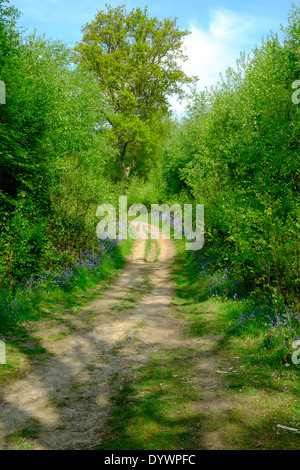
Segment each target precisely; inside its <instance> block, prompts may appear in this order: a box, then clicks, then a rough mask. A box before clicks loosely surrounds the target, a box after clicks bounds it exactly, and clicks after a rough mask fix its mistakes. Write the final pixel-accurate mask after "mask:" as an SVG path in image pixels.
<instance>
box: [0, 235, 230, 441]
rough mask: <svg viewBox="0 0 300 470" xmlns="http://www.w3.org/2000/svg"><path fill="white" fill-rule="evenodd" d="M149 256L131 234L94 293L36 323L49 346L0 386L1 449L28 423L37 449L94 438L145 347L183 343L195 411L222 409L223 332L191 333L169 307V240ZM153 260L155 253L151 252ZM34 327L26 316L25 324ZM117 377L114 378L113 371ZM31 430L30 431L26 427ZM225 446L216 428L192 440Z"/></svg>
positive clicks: (37, 338) (38, 339)
mask: <svg viewBox="0 0 300 470" xmlns="http://www.w3.org/2000/svg"><path fill="white" fill-rule="evenodd" d="M158 243H159V256H158V259H157V260H155V258H157V253H156V248H155V245H154V244H153V245H152V246H153V250H150V252H149V254H148V259H147V260H145V240H137V241H136V243H135V246H134V248H133V250H132V253H131V255H130V257H129V258H128V260H127V263H126V266H125V267H124V269H123V270H122V271H121V272H120V274H119V276H118V277H117V278H115V279H114V280H113V281H112V282H111V283H110V285H109V287H108V288H107V289H106V290H104V291H103V292H102V293H101V294H99V297H97V298H96V299H95V300H93V301H91V302H90V303H89V304H88V305H87V306H86V307H84V308H83V309H82V310H80V311H78V312H77V313H76V314H75V315H74V313H65V314H62V315H58V316H53V318H50V319H49V318H48V319H47V321H46V320H45V321H44V320H41V321H39V322H38V323H36V324H32V329H31V331H30V337H31V339H32V341H33V342H34V343H35V344H36V343H38V344H39V346H40V347H42V348H45V349H46V350H47V351H48V352H49V353H50V355H48V356H47V358H46V359H45V360H44V361H43V362H41V363H39V362H37V364H32V363H31V364H30V366H28V368H27V369H26V367H25V370H24V373H23V374H22V376H21V377H20V378H18V379H13V380H8V381H7V382H5V383H4V384H3V386H2V387H1V392H0V449H1V450H4V449H18V448H20V446H21V447H22V438H21V444H20V440H19V441H18V439H13V438H12V436H18V435H19V436H23V440H24V441H26V432H27V434H28V438H29V440H30V441H31V448H33V449H34V450H42V449H45V450H80V449H93V448H95V447H96V446H99V445H100V444H101V442H102V439H103V437H104V436H105V435H106V423H107V420H108V418H109V417H110V414H111V410H112V406H113V404H112V402H111V399H110V397H111V396H112V394H114V393H115V392H116V390H118V389H119V388H120V387H122V386H123V384H124V383H125V384H130V382H131V380H132V379H133V376H134V374H135V371H136V370H137V369H138V368H139V367H141V366H143V365H144V364H146V363H147V361H148V360H149V357H150V355H151V354H152V353H153V352H155V353H157V352H158V353H159V351H166V350H169V351H170V350H174V351H176V350H178V351H179V350H180V351H185V353H186V355H187V356H188V357H189V360H190V362H191V364H192V368H189V370H188V371H187V376H186V381H187V383H189V384H190V386H192V387H193V389H194V390H196V392H197V393H198V391H199V400H194V401H193V403H191V404H190V405H191V406H192V407H194V408H195V412H197V413H198V412H202V411H205V412H207V411H208V412H214V413H215V412H216V413H218V412H220V411H222V410H223V409H224V407H225V408H226V407H227V406H228V403H226V400H225V401H224V398H223V397H221V396H220V394H219V392H220V390H221V388H222V377H221V376H220V375H219V374H217V373H216V369H217V368H218V367H220V361H221V362H222V358H220V357H218V353H217V343H218V340H219V338H218V337H214V336H213V335H206V336H203V337H200V338H198V339H197V338H196V339H195V338H191V337H190V336H189V335H188V334H187V333H186V322H185V321H184V320H183V319H181V318H178V317H176V316H175V315H174V306H173V305H172V298H173V296H174V294H175V286H174V285H173V283H172V281H171V280H170V266H171V263H172V262H173V261H174V256H175V246H174V243H173V242H172V240H164V239H160V240H159V241H158ZM154 260H155V262H154ZM29 328H30V326H29ZM114 379H115V380H114ZM26 430H27V431H26ZM199 446H200V448H207V449H211V448H215V449H216V448H221V447H222V443H221V442H219V441H218V437H217V436H214V435H211V436H208V435H207V436H204V437H203V438H202V441H201V445H200V443H199V442H198V443H196V442H195V448H199Z"/></svg>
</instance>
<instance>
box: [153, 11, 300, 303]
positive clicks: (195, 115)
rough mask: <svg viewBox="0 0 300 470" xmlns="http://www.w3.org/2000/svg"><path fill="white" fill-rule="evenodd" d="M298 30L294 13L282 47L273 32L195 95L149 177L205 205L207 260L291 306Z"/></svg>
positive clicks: (297, 270) (295, 253)
mask: <svg viewBox="0 0 300 470" xmlns="http://www.w3.org/2000/svg"><path fill="white" fill-rule="evenodd" d="M299 23H300V10H299V9H298V8H297V7H295V6H294V7H293V8H292V10H291V14H290V16H289V26H288V28H286V30H285V32H286V39H285V41H284V43H283V44H281V43H280V41H279V39H278V37H277V35H274V34H271V35H270V36H269V37H267V38H266V39H265V40H263V42H262V45H261V46H260V47H256V48H255V49H254V51H253V54H252V57H246V56H245V55H244V54H241V56H240V58H239V60H238V61H237V67H236V69H228V70H227V71H226V74H225V76H224V77H221V80H220V82H219V83H218V84H217V86H215V87H214V88H212V89H211V90H206V91H205V92H203V93H201V94H199V95H195V96H194V101H193V103H191V104H190V107H189V114H188V116H187V118H186V119H184V121H183V122H182V123H181V124H180V126H179V127H177V128H175V129H174V130H173V132H172V134H171V136H170V138H169V141H168V142H167V143H166V146H165V150H164V153H163V159H162V163H161V166H160V168H159V169H158V170H157V172H158V174H159V176H162V177H163V178H164V179H165V180H166V181H167V187H168V192H169V194H170V195H173V196H172V197H174V196H175V195H176V194H177V195H178V194H179V193H180V192H181V191H182V189H183V188H186V189H188V190H189V192H190V195H191V200H193V201H194V202H196V203H204V205H205V227H206V232H205V246H206V248H207V249H209V250H210V253H211V256H212V259H214V260H216V262H217V263H218V264H219V266H220V267H222V266H223V267H225V266H231V267H232V268H233V269H234V270H235V272H236V274H237V276H242V278H243V279H244V281H245V283H247V285H248V286H250V288H251V289H252V290H253V291H254V290H255V292H256V294H258V293H259V295H260V296H263V297H269V296H270V295H271V296H272V297H274V298H276V299H281V301H283V302H284V303H285V304H286V305H287V304H294V301H297V300H299V297H298V296H299V277H300V266H299V254H300V253H299V246H300V239H299V213H300V211H299V209H300V201H299V189H300V181H299V175H300V173H299V163H300V155H299V137H300V128H299V122H300V119H299V117H300V115H299V113H300V108H299V106H297V105H295V104H294V103H293V101H292V93H293V89H292V83H293V82H294V80H296V79H297V78H299V73H300V69H299V60H298V56H297V50H298V49H297V47H298V46H299V40H300V36H299Z"/></svg>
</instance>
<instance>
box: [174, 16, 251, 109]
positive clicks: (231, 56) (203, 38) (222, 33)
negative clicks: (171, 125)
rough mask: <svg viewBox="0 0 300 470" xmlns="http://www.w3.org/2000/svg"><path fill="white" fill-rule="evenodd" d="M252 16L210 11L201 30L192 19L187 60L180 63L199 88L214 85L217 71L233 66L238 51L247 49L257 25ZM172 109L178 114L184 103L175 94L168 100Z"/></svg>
mask: <svg viewBox="0 0 300 470" xmlns="http://www.w3.org/2000/svg"><path fill="white" fill-rule="evenodd" d="M254 21H255V19H254V18H250V17H249V16H247V17H245V16H243V15H238V14H237V13H235V12H232V11H229V10H224V9H222V10H213V11H211V19H210V24H209V27H208V29H206V30H204V29H203V28H200V27H198V26H196V25H195V24H194V22H191V24H190V27H189V31H190V32H191V34H190V35H189V36H187V37H186V39H185V42H184V46H185V53H186V55H187V56H188V60H187V61H186V62H182V63H180V65H181V67H182V69H183V70H184V72H185V73H186V74H187V75H189V76H195V75H196V76H197V77H198V78H199V82H198V85H197V89H198V90H203V89H204V88H205V87H210V86H212V85H215V84H216V83H217V81H218V80H219V79H220V73H223V72H225V70H226V69H227V68H228V67H235V65H236V60H237V59H238V58H239V56H240V52H241V51H244V50H246V49H248V51H247V52H250V49H251V47H254V46H255V43H254V42H253V43H252V42H251V40H250V43H251V46H250V45H249V44H250V43H249V38H250V37H251V36H253V33H254V32H255V31H254V30H255V29H256V26H255V24H254ZM170 102H171V105H172V107H173V109H174V111H175V113H179V114H181V113H182V112H183V110H184V104H182V105H180V104H179V103H178V102H177V100H176V98H172V99H171V100H170Z"/></svg>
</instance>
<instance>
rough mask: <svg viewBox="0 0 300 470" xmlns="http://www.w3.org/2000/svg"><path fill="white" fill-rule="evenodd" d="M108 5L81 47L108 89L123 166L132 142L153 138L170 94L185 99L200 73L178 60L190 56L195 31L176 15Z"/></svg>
mask: <svg viewBox="0 0 300 470" xmlns="http://www.w3.org/2000/svg"><path fill="white" fill-rule="evenodd" d="M106 9H107V11H98V12H97V14H96V16H95V19H94V20H93V21H92V22H91V23H89V24H86V25H85V26H84V27H83V28H82V31H83V38H82V41H81V42H80V43H79V44H77V46H76V47H75V51H76V53H77V60H78V61H79V62H84V63H86V64H87V65H88V67H89V68H90V69H91V70H93V71H94V72H95V73H96V75H97V77H98V80H99V83H100V84H101V86H102V87H103V89H104V94H105V99H106V103H107V105H108V107H107V113H106V117H107V120H108V122H109V124H110V126H111V128H112V131H113V136H114V138H116V139H117V142H118V145H119V151H120V156H119V157H120V163H121V166H122V164H124V160H123V158H124V154H125V151H126V147H127V145H128V144H130V143H138V142H147V141H149V139H150V135H151V132H150V127H151V121H152V119H153V116H154V113H156V115H157V113H161V114H162V115H163V114H166V113H167V112H168V109H169V102H168V96H170V95H172V94H176V95H178V96H179V97H180V98H182V97H183V96H184V94H185V93H184V91H183V89H182V85H183V84H190V83H192V82H193V81H194V80H195V77H187V76H186V75H185V73H184V72H183V71H182V69H181V67H180V66H179V65H178V62H177V61H178V60H179V59H180V60H182V61H185V60H186V59H187V57H186V56H185V55H184V53H183V51H182V41H183V38H184V37H185V36H186V35H187V34H189V32H188V31H179V29H178V28H177V26H176V19H174V20H172V19H170V18H165V19H164V20H163V21H160V20H158V19H157V18H149V17H148V11H147V7H145V8H144V9H141V8H135V9H133V10H132V11H131V12H130V13H127V12H126V9H125V6H124V5H123V6H118V7H116V8H112V7H111V6H110V5H106Z"/></svg>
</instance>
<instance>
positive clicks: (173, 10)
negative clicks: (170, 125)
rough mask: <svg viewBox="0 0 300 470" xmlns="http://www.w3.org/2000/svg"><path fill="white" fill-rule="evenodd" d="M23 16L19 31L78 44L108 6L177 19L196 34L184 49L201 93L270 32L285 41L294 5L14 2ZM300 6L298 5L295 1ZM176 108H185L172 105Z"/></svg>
mask: <svg viewBox="0 0 300 470" xmlns="http://www.w3.org/2000/svg"><path fill="white" fill-rule="evenodd" d="M10 3H11V5H14V6H16V7H17V8H18V9H19V10H20V11H21V13H22V17H21V19H20V21H19V25H20V26H23V27H25V28H27V32H28V33H32V32H33V30H34V29H36V31H37V33H38V34H44V33H45V34H46V37H47V38H52V39H60V40H62V41H64V42H66V43H70V44H71V45H72V44H75V43H76V42H77V41H80V39H81V36H82V34H81V27H82V26H83V25H84V24H86V23H88V22H90V21H91V20H92V19H93V18H94V16H95V14H96V12H97V10H103V9H105V3H109V4H110V5H112V6H113V7H114V6H117V5H121V4H126V8H127V11H130V10H131V9H133V8H134V7H138V6H139V7H144V6H146V5H147V6H148V12H149V15H150V16H157V17H158V18H159V19H163V18H165V17H171V18H175V17H177V24H178V26H179V28H181V29H188V30H189V31H191V34H190V35H189V36H188V37H187V38H186V41H185V47H186V53H187V55H188V57H189V60H188V61H187V62H185V63H184V64H182V67H183V69H184V70H185V72H186V73H187V74H189V75H197V76H198V77H199V79H200V80H199V83H198V89H203V88H204V87H205V86H210V85H213V84H215V83H216V82H217V80H218V78H219V74H220V73H221V72H224V70H226V68H227V67H229V66H234V65H235V61H236V59H237V58H238V57H239V55H240V51H245V52H246V53H250V52H251V50H252V49H253V48H254V47H255V44H258V45H260V44H261V39H262V37H263V36H266V35H267V34H268V33H269V31H270V30H271V31H273V32H276V33H278V34H279V35H280V24H281V23H283V24H286V22H287V14H288V11H289V9H290V7H291V3H292V2H291V1H290V0H251V1H249V2H241V1H240V0H210V1H204V0H149V1H143V0H128V1H126V0H124V1H122V0H119V1H115V0H85V1H82V0H11V2H10ZM294 3H296V5H298V6H300V4H299V1H298V2H297V1H294ZM173 105H174V108H175V109H177V110H178V111H180V106H179V105H178V104H177V103H176V102H173Z"/></svg>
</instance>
